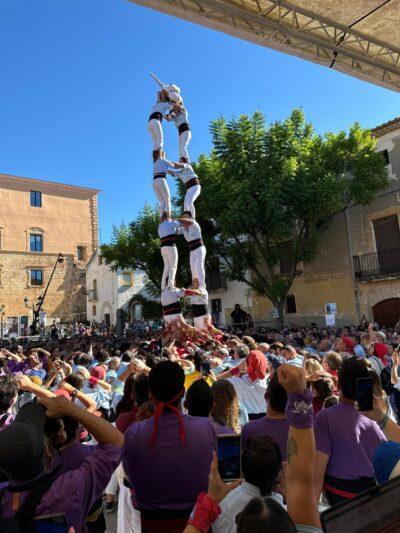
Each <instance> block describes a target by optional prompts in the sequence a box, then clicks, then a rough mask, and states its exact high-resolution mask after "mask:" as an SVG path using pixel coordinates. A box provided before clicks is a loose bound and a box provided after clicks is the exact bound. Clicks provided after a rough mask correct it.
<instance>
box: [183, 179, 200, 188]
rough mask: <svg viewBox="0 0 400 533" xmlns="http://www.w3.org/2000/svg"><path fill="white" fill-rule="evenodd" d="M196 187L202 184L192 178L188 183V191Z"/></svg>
mask: <svg viewBox="0 0 400 533" xmlns="http://www.w3.org/2000/svg"><path fill="white" fill-rule="evenodd" d="M195 185H200V182H199V180H198V179H197V178H192V179H191V180H189V181H187V182H186V190H188V189H190V188H191V187H194V186H195Z"/></svg>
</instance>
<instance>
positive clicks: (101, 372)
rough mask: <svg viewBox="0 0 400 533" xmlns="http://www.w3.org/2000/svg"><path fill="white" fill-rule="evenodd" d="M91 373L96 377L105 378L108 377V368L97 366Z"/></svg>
mask: <svg viewBox="0 0 400 533" xmlns="http://www.w3.org/2000/svg"><path fill="white" fill-rule="evenodd" d="M90 375H91V376H92V377H93V378H96V379H104V378H105V377H106V369H105V368H104V367H102V366H100V365H99V366H95V367H93V368H91V369H90Z"/></svg>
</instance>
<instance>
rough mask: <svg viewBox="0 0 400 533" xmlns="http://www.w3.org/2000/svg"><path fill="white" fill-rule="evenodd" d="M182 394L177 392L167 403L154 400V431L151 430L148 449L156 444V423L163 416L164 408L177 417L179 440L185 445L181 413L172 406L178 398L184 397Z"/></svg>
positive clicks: (182, 391) (182, 392)
mask: <svg viewBox="0 0 400 533" xmlns="http://www.w3.org/2000/svg"><path fill="white" fill-rule="evenodd" d="M184 393H185V391H184V390H181V391H180V392H178V394H177V395H176V396H174V397H173V398H172V399H171V400H169V401H168V402H160V401H157V400H154V403H155V407H156V409H155V412H154V429H153V435H152V436H151V441H150V448H153V446H154V444H155V443H156V439H157V432H158V423H159V421H160V416H161V415H162V414H163V412H164V409H165V408H166V407H167V408H168V409H169V410H170V411H172V412H173V413H174V414H175V415H176V416H177V417H178V420H179V438H180V439H181V442H182V444H184V443H185V427H184V425H183V416H182V413H181V412H180V411H179V409H178V408H177V407H175V405H173V404H174V403H175V402H176V401H177V400H179V398H181V397H182V396H183V395H184Z"/></svg>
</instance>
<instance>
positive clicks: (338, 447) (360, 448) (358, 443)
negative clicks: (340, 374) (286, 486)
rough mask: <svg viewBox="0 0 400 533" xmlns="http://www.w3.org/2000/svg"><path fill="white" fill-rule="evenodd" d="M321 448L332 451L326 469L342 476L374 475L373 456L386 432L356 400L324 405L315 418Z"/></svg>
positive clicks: (327, 471)
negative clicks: (362, 412) (326, 406)
mask: <svg viewBox="0 0 400 533" xmlns="http://www.w3.org/2000/svg"><path fill="white" fill-rule="evenodd" d="M314 433H315V444H316V448H317V450H319V451H320V452H323V453H326V454H327V455H329V461H328V465H327V469H326V473H327V474H328V475H329V476H332V477H338V478H341V479H358V478H360V477H373V476H374V469H373V467H372V457H373V455H374V452H375V450H376V448H377V447H378V446H379V445H380V444H381V443H382V442H384V441H386V440H387V439H386V437H385V435H384V434H383V433H382V431H381V430H380V429H379V426H378V424H377V423H376V422H374V421H373V420H370V419H369V418H367V417H366V416H364V415H362V414H360V413H359V412H358V411H357V410H356V409H355V407H354V405H353V404H352V403H345V402H339V403H338V404H337V405H334V406H333V407H329V408H328V409H322V411H320V412H319V413H318V414H317V416H316V417H315V420H314Z"/></svg>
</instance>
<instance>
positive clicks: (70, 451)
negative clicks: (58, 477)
mask: <svg viewBox="0 0 400 533" xmlns="http://www.w3.org/2000/svg"><path fill="white" fill-rule="evenodd" d="M96 449H97V446H92V445H86V444H81V443H80V442H74V443H73V444H70V445H69V446H67V447H66V448H64V449H63V450H61V452H60V453H61V456H62V467H61V469H60V473H61V474H64V473H65V472H69V471H70V470H75V468H78V467H79V466H81V464H82V463H83V461H84V460H85V459H86V457H87V456H88V455H91V454H92V453H93V452H95V451H96Z"/></svg>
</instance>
